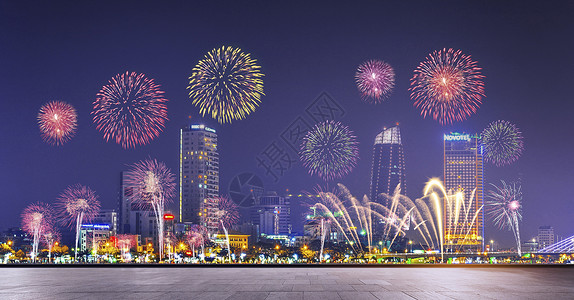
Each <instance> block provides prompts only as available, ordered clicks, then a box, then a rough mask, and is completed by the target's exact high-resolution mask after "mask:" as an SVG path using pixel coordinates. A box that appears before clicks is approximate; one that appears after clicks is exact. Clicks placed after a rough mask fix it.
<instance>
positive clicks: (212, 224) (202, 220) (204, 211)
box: [199, 198, 219, 236]
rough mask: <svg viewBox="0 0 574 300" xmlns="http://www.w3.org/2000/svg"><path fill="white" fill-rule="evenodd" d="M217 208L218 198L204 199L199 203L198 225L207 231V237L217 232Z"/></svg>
mask: <svg viewBox="0 0 574 300" xmlns="http://www.w3.org/2000/svg"><path fill="white" fill-rule="evenodd" d="M218 206H219V198H206V199H203V200H202V201H201V202H200V203H199V224H200V225H202V226H203V227H205V229H207V233H208V234H209V236H212V235H213V234H215V233H217V231H219V216H218V215H217V211H218V209H217V208H218Z"/></svg>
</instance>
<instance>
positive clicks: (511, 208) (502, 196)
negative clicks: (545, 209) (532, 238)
mask: <svg viewBox="0 0 574 300" xmlns="http://www.w3.org/2000/svg"><path fill="white" fill-rule="evenodd" d="M501 183H502V185H501V186H496V185H494V184H491V186H492V189H491V190H489V191H488V193H487V195H486V196H487V198H488V200H487V202H486V203H487V207H488V210H487V213H488V215H489V216H490V217H492V220H493V221H494V224H495V225H496V226H498V227H499V228H500V229H504V228H506V229H508V230H512V232H513V233H514V238H515V240H516V247H517V249H518V253H519V254H520V253H521V251H520V230H519V226H518V222H519V221H520V220H522V214H521V210H522V189H521V187H520V185H517V184H516V183H511V184H507V183H506V182H504V181H501Z"/></svg>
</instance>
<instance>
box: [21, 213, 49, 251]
mask: <svg viewBox="0 0 574 300" xmlns="http://www.w3.org/2000/svg"><path fill="white" fill-rule="evenodd" d="M53 216H54V213H53V211H52V208H51V207H50V206H49V205H47V204H44V203H40V202H38V203H34V204H30V205H28V206H27V207H26V208H25V209H24V212H22V228H23V229H24V231H26V232H27V233H28V234H29V235H31V236H32V253H31V255H32V260H33V261H35V260H36V257H37V256H38V244H39V243H40V240H41V238H42V236H43V235H44V234H45V233H46V232H48V231H50V230H51V228H52V227H53V221H54V219H53Z"/></svg>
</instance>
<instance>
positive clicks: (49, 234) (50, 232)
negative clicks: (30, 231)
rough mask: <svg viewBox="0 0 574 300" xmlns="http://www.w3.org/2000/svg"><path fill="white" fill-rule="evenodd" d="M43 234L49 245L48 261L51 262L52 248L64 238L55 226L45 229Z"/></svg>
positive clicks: (45, 241)
mask: <svg viewBox="0 0 574 300" xmlns="http://www.w3.org/2000/svg"><path fill="white" fill-rule="evenodd" d="M42 235H43V237H44V240H43V242H44V244H45V245H46V246H47V247H48V263H50V261H51V258H52V248H53V247H54V244H55V243H56V242H57V241H59V240H60V239H61V238H62V235H61V234H60V232H59V231H57V230H56V229H55V227H54V226H49V227H48V228H47V229H46V230H44V233H43V234H42Z"/></svg>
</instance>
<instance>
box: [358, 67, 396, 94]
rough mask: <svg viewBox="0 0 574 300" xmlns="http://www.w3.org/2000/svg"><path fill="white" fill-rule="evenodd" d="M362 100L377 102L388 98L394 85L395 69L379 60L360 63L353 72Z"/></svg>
mask: <svg viewBox="0 0 574 300" xmlns="http://www.w3.org/2000/svg"><path fill="white" fill-rule="evenodd" d="M355 81H356V82H357V88H358V89H359V92H361V97H362V99H363V101H365V102H368V103H371V104H377V103H380V102H382V101H383V100H385V99H386V98H388V97H389V96H390V94H391V92H392V90H393V88H394V86H395V71H394V70H393V68H392V67H391V66H390V65H389V64H387V63H386V62H384V61H381V60H369V61H366V62H364V63H362V64H361V65H360V66H359V68H358V69H357V73H355Z"/></svg>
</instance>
